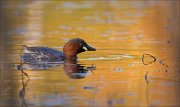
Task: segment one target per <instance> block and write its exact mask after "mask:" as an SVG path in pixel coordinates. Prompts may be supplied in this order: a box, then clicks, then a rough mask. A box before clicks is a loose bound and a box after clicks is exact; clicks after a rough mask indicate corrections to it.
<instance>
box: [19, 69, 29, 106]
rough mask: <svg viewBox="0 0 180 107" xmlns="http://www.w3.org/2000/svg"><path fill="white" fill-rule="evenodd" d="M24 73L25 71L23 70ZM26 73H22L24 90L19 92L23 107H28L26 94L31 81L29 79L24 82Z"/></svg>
mask: <svg viewBox="0 0 180 107" xmlns="http://www.w3.org/2000/svg"><path fill="white" fill-rule="evenodd" d="M22 71H23V70H22ZM23 74H24V73H23V72H21V76H22V85H23V88H22V89H21V90H20V92H19V97H20V98H21V101H22V105H21V106H22V107H28V105H27V103H26V100H25V94H26V86H27V84H28V83H29V80H30V79H28V80H27V81H24V75H23Z"/></svg>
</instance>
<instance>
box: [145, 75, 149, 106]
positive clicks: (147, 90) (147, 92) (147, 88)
mask: <svg viewBox="0 0 180 107" xmlns="http://www.w3.org/2000/svg"><path fill="white" fill-rule="evenodd" d="M148 73H149V72H146V74H145V76H144V78H145V80H146V84H147V86H146V100H147V107H149V98H148V96H149V87H148V86H149V80H148V79H149V77H148Z"/></svg>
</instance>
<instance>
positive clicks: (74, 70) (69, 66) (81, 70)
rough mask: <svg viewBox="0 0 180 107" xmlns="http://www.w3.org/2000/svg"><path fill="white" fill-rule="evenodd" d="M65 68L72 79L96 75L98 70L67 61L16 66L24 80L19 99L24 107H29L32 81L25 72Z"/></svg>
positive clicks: (93, 66) (94, 67)
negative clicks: (27, 96) (28, 100)
mask: <svg viewBox="0 0 180 107" xmlns="http://www.w3.org/2000/svg"><path fill="white" fill-rule="evenodd" d="M57 66H64V72H65V74H66V75H67V76H68V77H69V78H71V79H83V78H85V77H87V76H88V75H89V72H91V73H92V74H94V72H93V70H95V69H96V66H95V65H92V66H84V65H82V64H78V63H77V62H76V61H65V62H64V63H57V62H56V63H47V62H46V63H38V62H37V63H28V62H26V63H24V62H23V63H22V62H21V63H20V65H16V68H17V69H18V70H20V71H21V77H22V78H21V79H22V89H21V90H20V92H19V97H20V99H21V102H22V104H21V105H22V107H28V104H27V101H26V99H25V94H26V87H27V85H28V83H29V81H30V77H29V76H28V74H27V73H26V72H25V70H27V69H31V70H48V69H50V68H53V67H57Z"/></svg>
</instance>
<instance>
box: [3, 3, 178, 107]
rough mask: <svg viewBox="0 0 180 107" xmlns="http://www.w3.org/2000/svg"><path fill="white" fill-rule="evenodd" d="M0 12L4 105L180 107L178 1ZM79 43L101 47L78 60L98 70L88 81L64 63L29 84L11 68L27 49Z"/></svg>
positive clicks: (18, 7) (27, 6) (19, 6)
mask: <svg viewBox="0 0 180 107" xmlns="http://www.w3.org/2000/svg"><path fill="white" fill-rule="evenodd" d="M0 14H1V15H0V37H1V38H0V55H1V56H0V61H1V62H0V81H1V82H0V106H1V107H16V106H21V107H28V106H29V107H45V106H48V107H51V106H53V107H56V106H57V107H59V106H65V107H68V106H77V107H80V106H82V107H97V106H98V107H112V106H113V107H126V106H131V107H133V106H136V107H137V106H138V107H150V106H169V107H173V106H180V81H179V80H180V79H179V78H180V69H179V68H180V67H179V59H180V54H179V51H180V30H179V29H180V1H179V0H157V1H155V0H148V1H145V0H127V1H126V0H96V1H95V0H93V1H90V0H78V1H73V0H66V1H65V0H1V1H0ZM72 38H82V39H84V40H85V41H86V42H87V43H88V44H90V45H91V46H93V47H95V48H96V49H97V51H95V52H85V53H81V54H80V55H78V57H79V59H78V60H79V62H78V64H80V65H82V66H83V67H85V68H88V67H91V66H92V65H93V66H96V69H94V70H93V71H90V70H89V69H87V72H86V73H85V76H84V77H83V78H81V79H75V78H72V77H71V76H70V75H69V74H68V73H67V72H66V71H65V69H64V65H59V66H56V67H53V68H51V69H48V70H36V69H35V70H30V69H26V70H25V72H26V73H27V74H28V75H29V77H30V80H29V81H27V79H25V80H22V75H21V72H20V71H19V70H18V69H16V67H12V65H14V64H15V65H16V64H19V63H20V56H21V54H20V51H21V49H22V47H21V46H20V45H22V44H24V45H27V46H46V47H50V48H55V49H58V50H62V48H63V46H64V44H65V43H66V42H67V41H68V40H70V39H72ZM155 59H156V60H155ZM153 60H154V61H153ZM73 75H74V74H73Z"/></svg>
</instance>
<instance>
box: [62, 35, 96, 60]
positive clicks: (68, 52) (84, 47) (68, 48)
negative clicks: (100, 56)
mask: <svg viewBox="0 0 180 107" xmlns="http://www.w3.org/2000/svg"><path fill="white" fill-rule="evenodd" d="M95 50H96V49H95V48H93V47H91V46H89V45H88V44H87V43H86V42H85V41H84V40H83V39H80V38H74V39H71V40H69V41H68V42H67V43H66V44H65V45H64V48H63V51H64V54H65V56H66V57H67V58H69V57H76V55H77V54H79V53H81V52H84V51H95Z"/></svg>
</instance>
